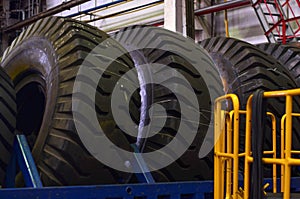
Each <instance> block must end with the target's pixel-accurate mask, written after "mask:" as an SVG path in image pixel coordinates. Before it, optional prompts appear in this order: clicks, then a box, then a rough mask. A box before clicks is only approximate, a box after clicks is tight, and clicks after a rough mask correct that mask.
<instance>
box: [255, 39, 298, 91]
mask: <svg viewBox="0 0 300 199" xmlns="http://www.w3.org/2000/svg"><path fill="white" fill-rule="evenodd" d="M258 47H259V48H260V49H262V50H263V51H264V52H266V53H268V54H270V55H272V56H273V57H274V58H275V59H277V60H278V61H279V62H280V63H281V65H283V66H284V67H285V68H286V69H288V70H289V71H290V74H291V75H292V76H293V77H294V79H295V80H296V83H297V85H298V87H300V47H299V46H296V45H283V44H277V43H276V44H275V43H265V44H260V45H258Z"/></svg>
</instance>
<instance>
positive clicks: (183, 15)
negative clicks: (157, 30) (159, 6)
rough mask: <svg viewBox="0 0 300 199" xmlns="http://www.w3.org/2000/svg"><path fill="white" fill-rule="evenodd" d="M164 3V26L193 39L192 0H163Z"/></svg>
mask: <svg viewBox="0 0 300 199" xmlns="http://www.w3.org/2000/svg"><path fill="white" fill-rule="evenodd" d="M164 5H165V8H164V28H165V29H168V30H171V31H174V32H179V33H182V34H183V35H184V36H188V37H191V38H193V39H194V38H195V15H194V0H165V1H164Z"/></svg>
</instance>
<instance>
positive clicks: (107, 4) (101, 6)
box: [66, 0, 128, 17]
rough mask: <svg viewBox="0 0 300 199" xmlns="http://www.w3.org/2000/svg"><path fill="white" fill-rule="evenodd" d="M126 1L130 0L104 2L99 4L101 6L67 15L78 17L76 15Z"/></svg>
mask: <svg viewBox="0 0 300 199" xmlns="http://www.w3.org/2000/svg"><path fill="white" fill-rule="evenodd" d="M125 1H128V0H118V1H113V2H110V3H106V4H102V5H99V6H95V7H94V8H90V9H87V10H84V11H80V12H77V13H74V14H70V15H68V16H66V17H76V16H78V15H81V14H88V13H89V12H92V11H95V10H100V9H102V8H106V7H109V6H113V5H116V4H119V3H123V2H125Z"/></svg>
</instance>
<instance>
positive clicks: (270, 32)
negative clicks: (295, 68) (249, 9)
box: [251, 0, 300, 44]
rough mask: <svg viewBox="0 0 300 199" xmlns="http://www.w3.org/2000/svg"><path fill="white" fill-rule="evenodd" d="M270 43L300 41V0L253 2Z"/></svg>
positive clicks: (263, 0)
mask: <svg viewBox="0 0 300 199" xmlns="http://www.w3.org/2000/svg"><path fill="white" fill-rule="evenodd" d="M251 2H252V6H253V7H254V9H255V12H256V14H257V16H258V19H259V21H260V23H261V25H262V28H263V30H264V32H265V35H266V37H267V38H268V40H269V42H273V43H283V44H285V43H287V42H292V41H298V40H300V0H285V1H282V0H251Z"/></svg>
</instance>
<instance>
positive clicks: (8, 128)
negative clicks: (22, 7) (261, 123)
mask: <svg viewBox="0 0 300 199" xmlns="http://www.w3.org/2000/svg"><path fill="white" fill-rule="evenodd" d="M145 35H147V37H145ZM142 43H143V45H141V44H142ZM158 47H159V48H158ZM95 49H98V50H99V51H95ZM108 49H109V50H108ZM183 51H184V52H186V53H182V54H181V53H180V52H183ZM99 52H101V53H99ZM112 52H115V54H114V53H112ZM195 52H196V54H195ZM299 52H300V50H299V48H298V47H290V46H282V45H274V46H273V45H271V44H266V45H262V46H259V47H256V46H253V45H251V44H248V43H246V42H243V41H240V40H237V39H233V38H223V37H217V38H211V39H208V40H204V41H202V42H200V43H199V44H195V43H193V42H192V41H187V40H185V39H183V37H181V36H179V35H176V34H174V33H171V32H170V31H167V30H164V29H158V28H154V27H147V26H133V27H129V28H125V29H123V30H121V31H119V32H118V33H115V34H114V35H107V34H106V33H104V32H103V31H101V30H99V29H97V28H95V27H92V26H90V25H87V24H85V23H82V22H78V21H74V20H71V19H66V18H57V17H48V18H44V19H42V20H39V21H38V22H36V23H34V24H32V25H31V26H29V27H28V28H27V30H25V31H24V32H22V33H21V35H20V36H19V37H18V38H16V39H15V40H14V41H13V43H12V44H11V46H10V47H9V48H8V49H7V50H6V51H5V52H4V54H3V57H2V62H1V66H2V68H1V70H0V96H1V104H0V110H1V112H0V116H1V117H0V122H1V123H0V129H1V132H0V151H1V152H0V154H1V155H0V182H3V181H4V178H5V172H6V169H7V166H8V162H9V160H10V155H11V153H12V144H13V139H14V135H15V134H16V133H19V132H21V133H23V134H25V135H26V137H27V140H28V142H29V145H30V147H31V150H32V154H33V157H34V159H35V162H36V165H37V168H38V170H39V173H40V176H41V179H42V182H43V184H44V185H46V186H54V185H92V184H113V183H129V182H137V179H136V178H135V175H133V174H132V173H129V172H126V171H122V170H121V171H120V170H118V169H116V168H112V167H110V166H108V165H107V164H105V163H104V162H101V161H99V158H97V157H95V156H97V155H95V153H96V152H93V150H92V149H91V148H89V146H86V144H85V143H86V141H85V140H84V138H83V137H82V133H80V132H79V130H78V126H77V125H78V124H80V126H81V127H82V128H83V129H86V134H89V136H91V138H92V139H91V140H93V138H94V139H95V140H96V139H98V138H97V136H99V135H97V134H96V133H95V134H93V132H96V131H97V128H98V127H97V126H101V129H102V130H103V132H104V134H105V136H106V137H107V138H109V140H110V141H111V142H112V143H114V144H115V145H116V146H117V147H119V148H122V150H124V151H127V152H130V153H133V152H134V150H135V148H133V147H132V146H133V145H135V146H136V147H137V149H138V150H139V151H140V152H143V153H145V154H151V153H153V152H155V151H160V150H161V149H163V148H164V147H165V146H167V145H168V144H169V143H171V142H172V141H173V140H176V141H177V142H178V146H180V144H182V143H184V142H185V141H186V140H187V139H185V138H184V137H183V138H182V137H181V138H178V137H180V136H178V130H179V129H180V128H181V126H182V125H185V126H187V128H194V129H195V128H196V132H195V134H194V135H193V136H192V137H193V139H192V140H190V144H189V147H188V148H187V150H186V151H184V152H183V153H181V154H179V155H178V154H175V155H174V157H175V156H176V155H178V156H179V157H177V156H176V157H177V158H175V159H174V161H172V162H170V163H169V164H168V165H166V166H164V167H162V168H159V169H152V168H149V169H150V170H151V171H152V172H151V173H152V175H153V177H154V180H155V181H159V182H166V181H191V180H209V179H212V177H213V150H211V149H212V148H210V149H209V150H208V151H207V153H206V154H205V156H204V157H200V158H199V150H200V149H201V146H202V145H203V144H204V145H205V143H204V142H212V138H210V139H209V136H208V134H209V133H212V131H213V130H212V124H213V120H212V118H213V103H214V99H215V98H216V97H218V96H221V95H223V94H224V93H235V94H237V95H238V96H239V98H240V102H241V106H242V108H245V105H246V100H247V98H248V96H249V95H251V94H252V93H253V92H254V91H255V90H257V89H263V90H281V89H292V88H297V87H298V86H299V82H300V80H299V73H300V69H298V66H299V65H300V58H299ZM267 53H269V54H270V55H268V54H267ZM115 55H118V56H115ZM185 55H187V56H185ZM90 57H92V58H91V59H89V58H90ZM83 65H84V66H85V67H87V68H88V69H89V70H91V71H93V73H91V74H85V73H81V72H82V68H81V67H82V66H83ZM155 65H162V66H167V67H168V68H169V69H170V71H173V74H174V75H170V76H169V75H164V76H163V77H161V76H160V75H162V74H164V72H163V70H164V68H161V70H160V69H159V67H154V68H155V69H149V67H152V66H155ZM147 67H148V68H147ZM145 68H146V69H145ZM131 71H135V72H133V73H132V74H131V73H130V72H131ZM174 71H175V72H174ZM93 74H98V75H99V78H98V79H97V78H96V79H95V78H94V77H93ZM124 75H128V76H126V78H127V77H128V78H127V79H126V81H123V80H124V77H122V76H124ZM157 77H158V79H159V78H161V79H163V81H164V85H165V84H166V85H170V86H171V87H170V88H173V89H175V91H177V92H178V93H179V94H181V96H180V97H178V96H177V95H176V94H174V93H173V91H172V89H170V88H169V87H166V86H162V85H160V84H159V82H157V81H154V80H156V79H157ZM179 77H184V79H185V80H187V81H184V82H183V81H179ZM122 78H123V79H122ZM121 80H122V81H121ZM186 84H188V85H186ZM78 85H80V86H84V88H88V87H91V88H95V92H94V93H91V94H89V93H88V92H80V89H77V87H76V86H78ZM120 85H121V86H120ZM80 86H79V87H80ZM119 86H120V87H122V89H121V90H122V91H123V93H122V95H120V96H121V97H122V99H123V97H124V96H125V97H124V100H125V101H126V103H127V105H128V107H127V108H128V109H129V110H128V111H129V114H130V117H131V119H132V122H131V123H128V124H127V123H126V124H125V123H124V127H122V126H120V125H118V122H117V121H115V118H114V111H115V109H117V111H118V112H119V114H120V115H122V114H124V113H123V112H125V111H126V110H125V109H126V108H124V107H121V106H120V107H119V106H118V107H115V106H114V104H113V103H112V101H113V100H114V92H115V89H116V87H119ZM132 88H134V89H135V90H134V91H130V89H132ZM181 88H191V89H190V90H189V89H186V90H189V91H192V96H195V98H189V95H188V94H189V93H188V92H186V93H180V91H181V90H180V89H181ZM193 99H196V105H195V104H194V103H195V102H194V101H193ZM182 100H183V101H184V104H185V105H186V106H187V107H188V108H187V111H190V112H195V113H199V115H200V116H199V118H195V119H186V118H185V115H184V114H183V113H182V111H183V107H182V105H181V101H182ZM78 104H80V106H82V107H84V109H85V110H87V109H93V110H95V117H96V122H95V121H93V119H91V118H89V117H87V116H86V115H84V114H82V112H80V111H78V112H77V111H74V107H75V106H77V105H78ZM154 104H156V105H158V106H159V107H161V108H163V109H164V111H162V112H161V114H160V112H159V111H158V112H157V113H158V114H156V112H155V114H153V113H152V112H151V110H152V108H153V105H154ZM298 109H299V102H295V110H298ZM268 110H270V111H271V112H273V113H275V114H276V116H277V117H278V118H279V117H280V114H281V113H282V112H283V110H284V101H280V100H274V101H270V103H269V106H268ZM159 121H164V123H163V124H162V127H161V128H159V129H158V130H157V132H156V133H155V135H152V136H149V137H146V136H141V135H140V134H139V133H141V132H142V133H145V131H148V130H147V128H146V127H147V126H149V125H148V124H151V125H153V126H155V125H156V124H158V123H160V122H159ZM195 124H197V125H196V126H195ZM126 125H127V126H128V128H129V129H132V128H133V126H134V128H136V129H137V130H136V131H134V133H133V135H129V134H128V132H126V128H127V126H126ZM278 128H279V127H278ZM295 130H297V129H295ZM146 133H147V132H146ZM242 134H243V133H241V138H242V136H243V135H242ZM297 135H300V134H297ZM299 139H300V137H296V138H295V139H294V143H293V144H294V146H295V147H297V146H300V145H299V144H300V143H299V141H300V140H299ZM207 140H208V141H207ZM98 144H99V145H101V143H98ZM95 145H97V143H96V144H95ZM270 146H271V140H270V137H267V141H266V148H269V147H270ZM201 150H202V149H201ZM169 152H170V153H169V154H168V155H165V154H162V153H161V154H160V155H161V157H164V158H167V157H169V156H170V159H172V157H173V156H172V152H173V151H169ZM105 153H106V151H100V152H99V151H98V152H97V154H98V155H101V154H105ZM170 154H171V155H170ZM125 163H126V160H124V164H125ZM156 163H157V164H158V165H159V162H156ZM158 167H159V166H158ZM17 181H18V179H17ZM19 181H21V180H19ZM19 184H20V185H21V184H22V183H21V182H19ZM4 186H5V185H4Z"/></svg>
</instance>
